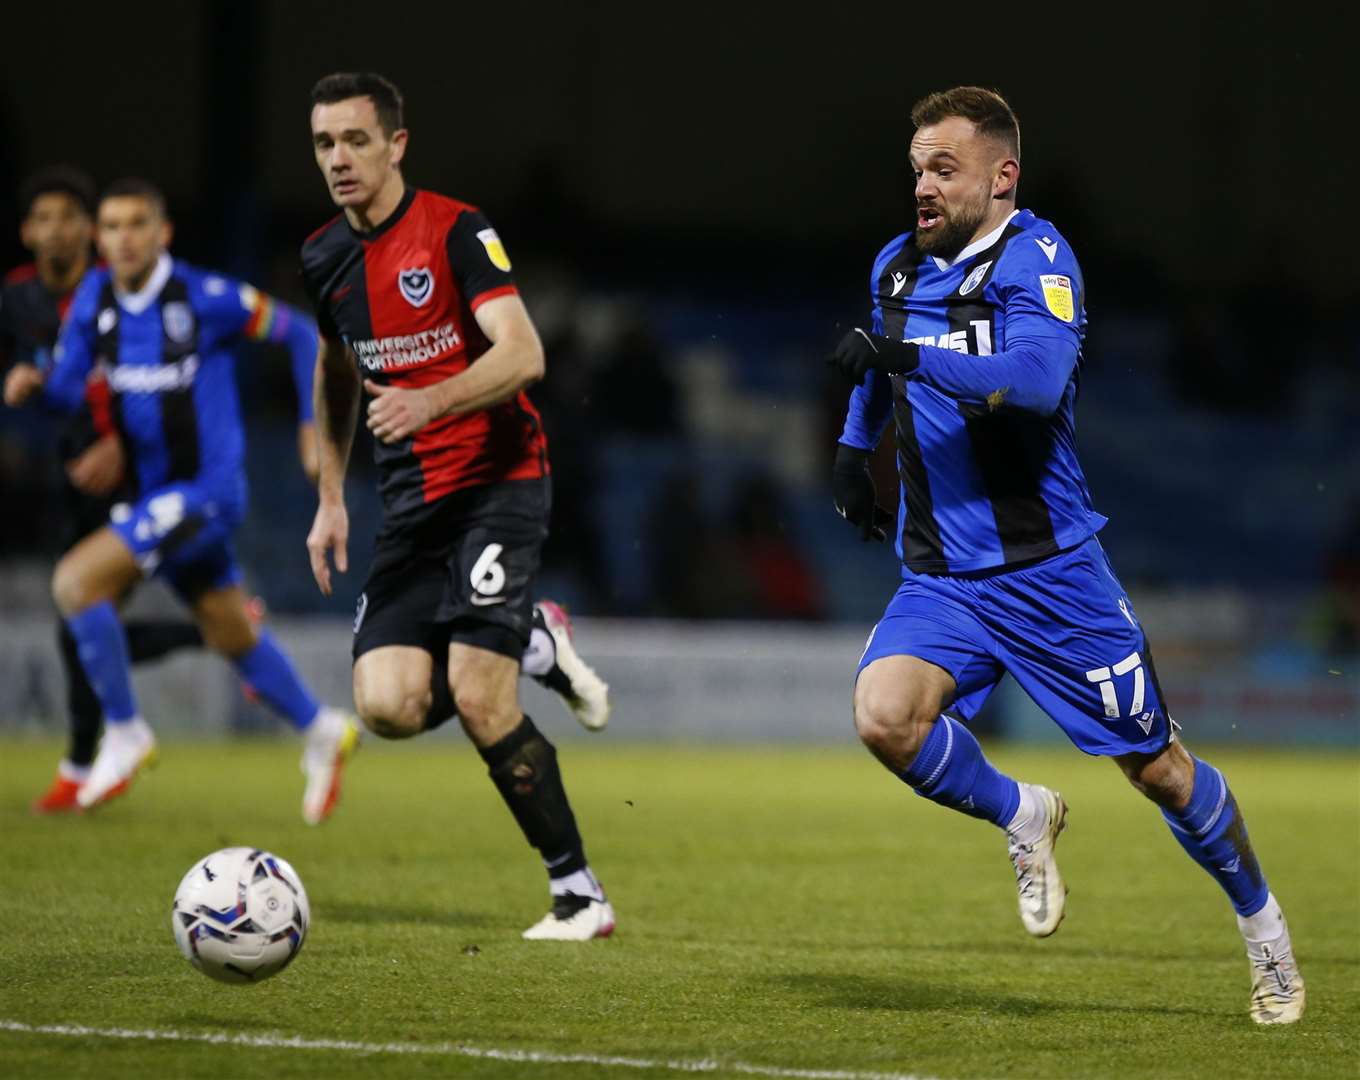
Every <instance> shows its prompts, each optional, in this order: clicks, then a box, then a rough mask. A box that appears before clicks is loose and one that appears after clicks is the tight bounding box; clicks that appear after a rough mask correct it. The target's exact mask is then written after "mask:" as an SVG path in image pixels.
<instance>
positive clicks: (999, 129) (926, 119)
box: [911, 86, 1020, 161]
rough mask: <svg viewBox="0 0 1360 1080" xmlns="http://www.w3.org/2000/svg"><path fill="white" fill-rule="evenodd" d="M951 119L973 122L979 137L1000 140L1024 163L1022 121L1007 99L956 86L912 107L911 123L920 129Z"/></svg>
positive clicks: (927, 97) (981, 89) (925, 98)
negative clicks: (957, 117) (1022, 159)
mask: <svg viewBox="0 0 1360 1080" xmlns="http://www.w3.org/2000/svg"><path fill="white" fill-rule="evenodd" d="M951 116H960V117H962V118H963V119H965V120H971V121H972V122H973V126H974V127H975V128H977V132H978V134H979V135H988V136H990V137H991V138H994V139H1000V140H1001V141H1002V142H1004V143H1005V144H1006V145H1007V146H1008V147H1009V148H1010V151H1011V153H1012V154H1014V155H1015V160H1016V161H1019V160H1020V121H1019V120H1017V119H1016V118H1015V113H1014V112H1013V111H1012V110H1011V107H1010V105H1009V104H1007V102H1006V99H1005V98H1003V97H1002V96H1001V95H1000V94H999V93H998V92H997V91H995V90H987V89H985V88H984V87H981V86H956V87H954V88H953V89H952V90H937V91H936V92H935V93H933V94H927V95H926V96H925V97H923V98H922V99H921V100H920V101H918V102H917V103H916V104H915V105H913V106H912V107H911V122H912V123H913V124H915V125H916V126H917V127H918V128H921V127H926V126H928V125H930V124H938V123H939V122H940V121H941V120H948V119H949V118H950V117H951Z"/></svg>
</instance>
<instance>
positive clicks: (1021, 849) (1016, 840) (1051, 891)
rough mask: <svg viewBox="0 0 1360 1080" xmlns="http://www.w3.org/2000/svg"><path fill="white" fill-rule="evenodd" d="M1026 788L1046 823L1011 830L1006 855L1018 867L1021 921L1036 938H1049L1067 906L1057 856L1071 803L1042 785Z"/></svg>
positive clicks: (1029, 785)
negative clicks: (1060, 836) (1058, 845)
mask: <svg viewBox="0 0 1360 1080" xmlns="http://www.w3.org/2000/svg"><path fill="white" fill-rule="evenodd" d="M1024 786H1026V787H1028V788H1029V790H1030V792H1031V793H1032V794H1033V796H1034V797H1035V800H1036V801H1037V803H1038V805H1039V807H1040V808H1041V809H1042V811H1043V814H1044V821H1043V824H1042V825H1039V826H1037V827H1031V826H1030V825H1028V824H1027V825H1026V827H1024V828H1023V829H1016V830H1013V831H1012V830H1007V832H1006V853H1007V854H1008V855H1009V856H1010V859H1011V865H1012V866H1014V867H1015V885H1016V889H1017V890H1018V892H1019V894H1020V921H1021V922H1022V923H1024V924H1025V929H1026V930H1028V931H1029V932H1030V933H1031V934H1033V935H1034V936H1035V937H1048V935H1049V934H1051V933H1053V931H1055V930H1056V929H1058V924H1059V923H1061V922H1062V921H1063V913H1064V910H1065V908H1066V906H1067V886H1066V885H1064V884H1063V879H1062V875H1061V874H1060V873H1058V863H1057V860H1056V859H1055V858H1054V857H1053V848H1054V847H1055V846H1056V845H1057V843H1058V834H1059V833H1060V832H1062V831H1063V829H1064V828H1065V827H1066V825H1067V804H1066V803H1065V802H1063V798H1062V796H1061V795H1059V794H1058V793H1057V792H1056V791H1049V790H1048V788H1046V787H1042V786H1041V785H1039V784H1027V785H1024Z"/></svg>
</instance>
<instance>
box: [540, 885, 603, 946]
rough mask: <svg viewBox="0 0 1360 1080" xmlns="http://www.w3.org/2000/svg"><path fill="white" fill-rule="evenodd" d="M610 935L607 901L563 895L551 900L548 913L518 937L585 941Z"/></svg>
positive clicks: (569, 894)
mask: <svg viewBox="0 0 1360 1080" xmlns="http://www.w3.org/2000/svg"><path fill="white" fill-rule="evenodd" d="M613 932H614V908H613V907H612V905H611V904H610V903H609V901H608V900H605V899H599V900H596V899H595V898H594V897H590V896H577V895H576V894H575V893H563V894H562V895H561V896H554V897H553V906H552V910H551V911H550V912H548V914H546V915H544V916H543V918H541V919H539V920H538V922H536V923H534V925H533V926H531V927H529V929H528V930H526V931H524V933H523V934H522V935H520V936H521V937H523V938H524V939H525V940H526V941H589V940H590V939H591V938H606V937H608V936H609V935H610V934H612V933H613Z"/></svg>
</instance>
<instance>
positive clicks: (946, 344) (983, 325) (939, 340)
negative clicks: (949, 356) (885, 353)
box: [908, 319, 992, 356]
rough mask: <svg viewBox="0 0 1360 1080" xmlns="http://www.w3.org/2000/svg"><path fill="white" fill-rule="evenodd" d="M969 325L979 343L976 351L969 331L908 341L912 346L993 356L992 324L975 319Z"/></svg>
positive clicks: (953, 331) (949, 332)
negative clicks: (969, 336)
mask: <svg viewBox="0 0 1360 1080" xmlns="http://www.w3.org/2000/svg"><path fill="white" fill-rule="evenodd" d="M968 325H969V326H970V327H971V328H972V332H973V337H974V339H975V340H976V343H977V348H976V349H974V348H973V347H972V344H973V343H972V342H970V341H969V340H968V331H967V330H952V331H946V332H945V333H943V334H941V335H940V336H939V337H934V336H932V335H930V334H927V335H926V336H925V337H914V338H909V339H908V341H909V342H910V344H912V345H933V346H934V347H935V348H937V349H949V350H951V351H953V352H961V353H972V354H973V355H974V356H991V355H992V324H991V323H990V322H988V321H987V320H986V319H973V320H972V321H970V322H969V324H968Z"/></svg>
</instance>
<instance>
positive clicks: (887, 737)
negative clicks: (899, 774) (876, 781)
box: [855, 685, 938, 768]
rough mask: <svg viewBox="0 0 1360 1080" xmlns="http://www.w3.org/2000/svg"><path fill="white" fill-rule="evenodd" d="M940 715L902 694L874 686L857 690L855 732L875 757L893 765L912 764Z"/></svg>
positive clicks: (902, 766) (903, 766) (898, 766)
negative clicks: (920, 706)
mask: <svg viewBox="0 0 1360 1080" xmlns="http://www.w3.org/2000/svg"><path fill="white" fill-rule="evenodd" d="M937 716H938V713H937V712H936V711H934V710H924V709H921V708H919V707H917V706H916V705H914V704H913V703H912V702H911V701H910V700H909V699H907V698H905V697H904V696H903V695H902V694H900V693H894V692H884V691H882V690H881V689H876V688H875V687H874V686H872V685H869V686H867V687H859V688H856V691H855V732H856V733H857V734H858V735H859V737H860V741H861V742H863V743H864V745H865V746H866V747H868V748H869V750H870V752H872V753H873V755H874V756H875V757H877V758H878V759H879V760H880V761H883V762H885V763H887V764H888V765H889V766H890V767H893V768H905V767H906V766H907V765H909V764H910V763H911V761H912V759H914V758H915V757H916V753H917V751H919V750H920V749H921V744H922V743H923V742H925V738H926V736H927V735H928V734H929V733H930V725H931V724H933V723H934V722H935V720H936V718H937Z"/></svg>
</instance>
